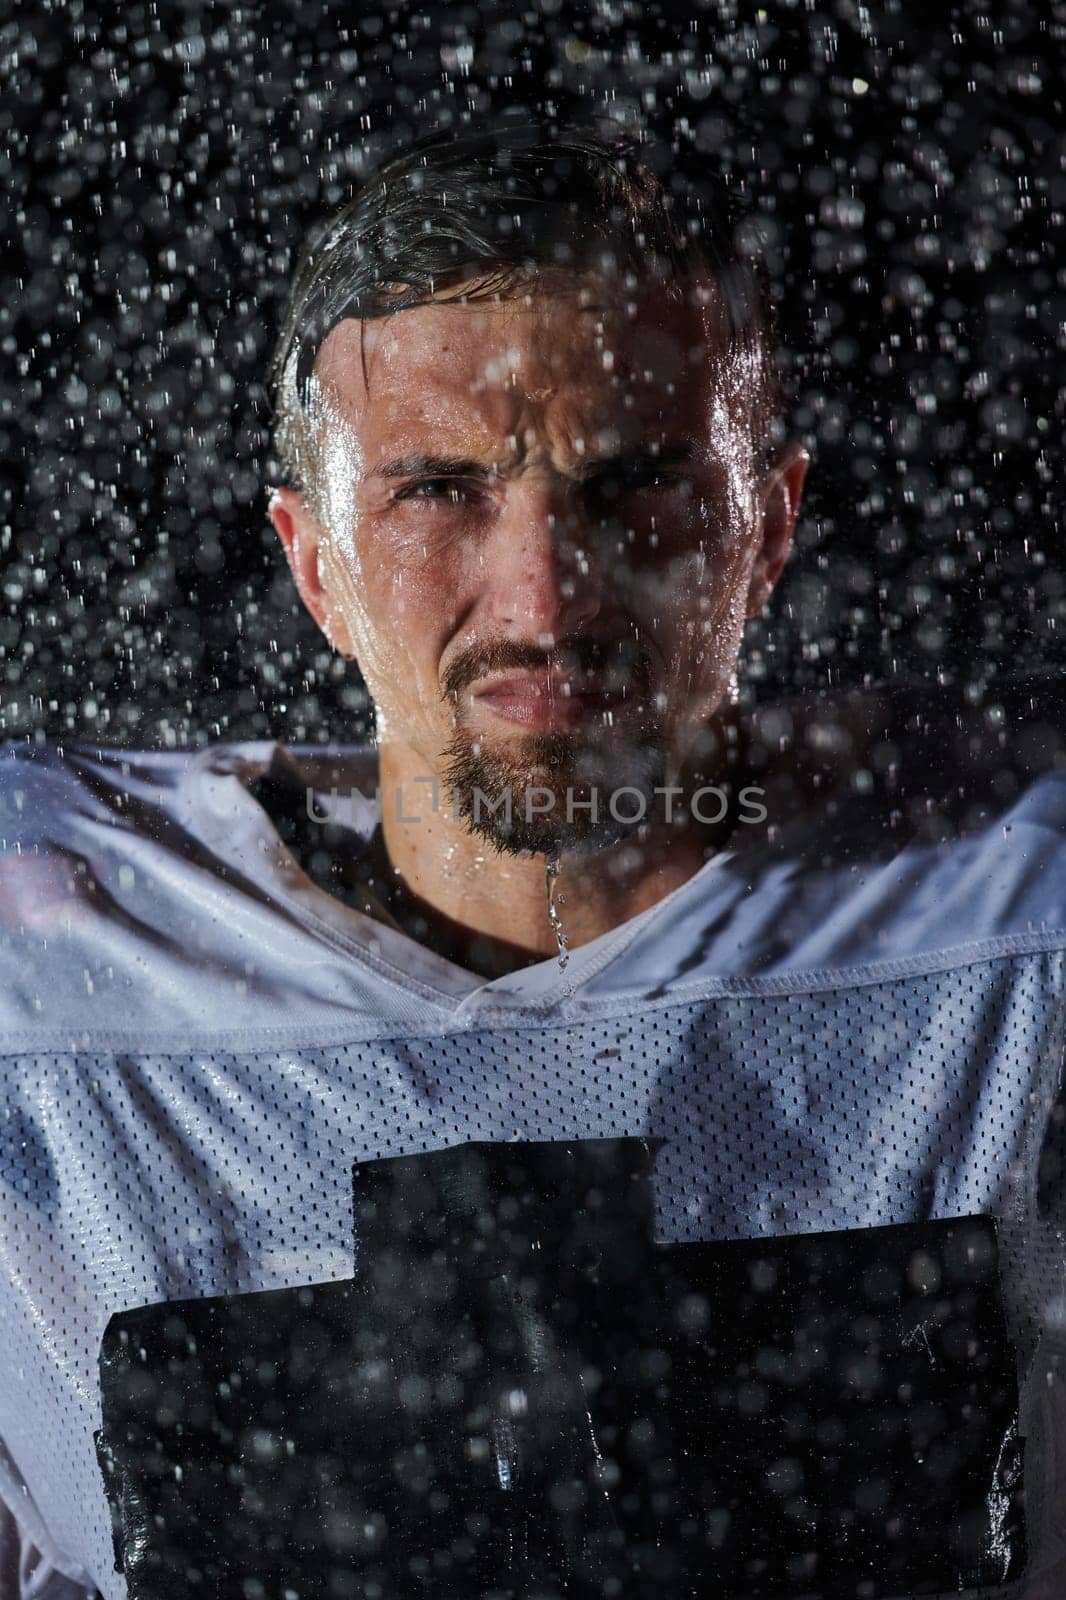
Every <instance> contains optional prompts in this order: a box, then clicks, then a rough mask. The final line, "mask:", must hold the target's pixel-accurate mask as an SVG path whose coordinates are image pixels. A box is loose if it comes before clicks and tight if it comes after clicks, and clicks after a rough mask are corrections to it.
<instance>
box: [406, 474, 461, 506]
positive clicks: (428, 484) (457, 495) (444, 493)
mask: <svg viewBox="0 0 1066 1600" xmlns="http://www.w3.org/2000/svg"><path fill="white" fill-rule="evenodd" d="M467 492H468V490H467V486H466V485H464V484H462V483H459V482H457V481H456V479H454V478H421V479H419V481H418V482H417V483H409V484H407V486H406V487H405V488H403V489H398V490H397V491H396V493H395V494H394V495H393V497H392V498H393V499H394V500H429V501H431V502H441V503H445V502H447V503H448V504H450V505H456V506H457V505H459V504H460V502H461V500H462V499H463V497H464V496H465V495H466V494H467Z"/></svg>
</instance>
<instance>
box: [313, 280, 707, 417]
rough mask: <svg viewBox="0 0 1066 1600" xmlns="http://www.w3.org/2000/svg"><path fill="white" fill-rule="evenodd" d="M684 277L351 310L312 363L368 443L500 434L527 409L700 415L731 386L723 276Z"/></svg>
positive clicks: (589, 413) (337, 405) (571, 414)
mask: <svg viewBox="0 0 1066 1600" xmlns="http://www.w3.org/2000/svg"><path fill="white" fill-rule="evenodd" d="M682 287H683V295H682V296H679V298H678V299H677V300H674V299H669V300H668V299H667V298H666V297H665V295H664V294H662V293H661V292H660V293H659V294H658V295H655V294H653V293H651V292H649V291H647V290H643V291H632V292H629V293H626V292H624V291H622V290H615V289H610V288H606V287H604V286H603V285H602V284H599V283H597V282H596V281H595V280H587V279H584V280H574V281H573V282H571V283H566V284H563V285H560V286H556V287H553V288H551V289H548V290H545V289H537V288H534V289H531V290H530V291H528V292H524V293H517V294H512V295H510V296H508V297H507V298H503V299H497V300H471V301H468V302H465V303H463V302H459V301H451V302H449V303H443V302H442V301H440V300H430V301H427V302H426V303H424V304H421V305H418V306H415V307H411V308H409V309H407V310H404V311H401V312H396V313H394V314H392V315H389V316H385V317H380V318H372V319H369V320H368V321H366V322H360V321H357V320H355V319H348V320H346V321H343V322H341V323H339V324H338V325H337V327H336V328H334V329H333V331H332V332H331V333H330V335H329V337H328V339H327V340H326V341H325V343H324V344H323V346H322V349H321V350H320V352H319V355H318V359H317V361H316V365H315V375H316V378H317V379H318V381H319V382H320V383H321V385H322V386H323V388H324V389H325V390H326V392H327V393H328V394H329V396H330V400H331V402H332V404H333V405H334V407H335V408H336V409H337V410H338V411H339V412H340V413H341V415H342V416H343V417H344V418H345V420H346V421H348V422H349V423H350V424H352V425H353V426H355V427H356V429H357V430H358V432H359V434H360V435H361V437H362V438H363V439H364V442H366V443H369V442H370V440H371V438H372V437H373V436H374V435H376V434H381V435H386V434H387V435H388V437H389V438H390V440H394V439H395V436H396V434H397V431H398V430H399V431H400V432H406V431H408V430H414V431H418V430H419V429H421V430H423V431H424V429H425V428H426V427H427V426H433V427H435V428H438V429H444V430H446V431H449V432H452V431H456V430H466V431H470V430H473V431H475V432H478V431H481V432H484V433H485V434H486V435H494V436H497V437H498V436H499V435H500V434H502V433H507V432H510V431H512V430H513V428H514V426H515V423H516V418H518V417H519V416H520V415H521V414H523V413H545V414H546V413H550V412H554V413H557V414H559V415H562V414H564V413H565V414H567V415H568V416H569V417H570V418H571V420H572V421H573V422H574V423H575V424H577V423H580V422H584V423H586V424H588V425H592V424H593V423H595V422H599V423H600V424H601V425H602V424H603V422H604V421H605V420H607V419H610V421H611V422H612V423H613V424H615V425H617V423H618V421H619V419H620V418H623V417H624V418H627V419H629V422H630V425H631V426H632V425H633V424H634V423H635V424H637V425H642V424H647V423H648V422H649V421H653V420H655V419H656V418H661V417H663V416H664V415H665V414H669V415H670V416H671V418H672V419H673V420H674V421H678V420H681V419H682V418H683V419H684V421H686V422H687V423H690V424H693V425H697V426H698V425H699V420H700V417H701V415H702V414H705V413H707V412H708V407H709V406H710V404H711V403H712V401H713V398H714V396H715V395H716V394H719V393H720V392H721V390H722V387H723V381H724V373H725V362H724V359H723V358H724V354H725V349H726V343H727V336H726V322H725V317H724V312H723V310H722V304H721V299H720V296H719V295H718V293H717V290H716V289H715V286H714V284H713V282H710V281H709V280H697V279H693V280H691V281H689V282H686V283H685V284H684V285H683V286H682ZM453 292H454V291H453Z"/></svg>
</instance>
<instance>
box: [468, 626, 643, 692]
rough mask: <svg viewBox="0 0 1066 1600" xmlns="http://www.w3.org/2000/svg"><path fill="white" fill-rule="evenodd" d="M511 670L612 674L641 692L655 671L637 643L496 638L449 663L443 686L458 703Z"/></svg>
mask: <svg viewBox="0 0 1066 1600" xmlns="http://www.w3.org/2000/svg"><path fill="white" fill-rule="evenodd" d="M511 670H513V671H516V672H548V671H553V672H557V673H560V674H566V673H573V674H575V675H577V674H580V675H581V676H582V677H587V678H593V679H595V678H597V677H606V676H607V675H608V674H609V675H611V676H612V677H614V678H616V679H619V680H621V681H622V682H623V683H625V684H627V685H631V686H632V687H633V688H634V689H635V690H637V691H638V693H639V692H644V693H648V692H649V691H650V689H651V686H652V682H653V678H654V671H655V668H654V663H653V661H652V658H651V655H650V653H649V652H648V651H647V650H646V649H645V648H644V646H643V645H641V644H639V643H638V641H637V640H635V639H619V638H614V639H603V638H593V637H588V638H573V639H564V640H562V641H561V642H560V643H559V644H558V645H554V646H553V647H552V648H551V649H550V650H541V649H539V648H538V647H537V646H536V645H533V644H525V643H523V642H522V641H521V640H519V639H494V640H486V642H485V643H484V644H473V645H468V646H467V648H466V649H465V650H462V651H460V652H459V654H458V655H457V656H456V657H455V658H454V660H452V661H450V662H449V663H448V666H447V668H446V669H445V672H444V675H443V677H442V679H441V687H442V689H443V692H444V695H445V697H446V698H449V699H453V700H454V699H455V698H456V697H457V696H458V695H460V694H461V693H462V691H463V690H464V689H466V688H467V687H468V686H469V685H470V684H472V683H475V682H476V681H477V679H478V678H482V677H484V676H485V675H486V674H487V673H489V672H506V671H511Z"/></svg>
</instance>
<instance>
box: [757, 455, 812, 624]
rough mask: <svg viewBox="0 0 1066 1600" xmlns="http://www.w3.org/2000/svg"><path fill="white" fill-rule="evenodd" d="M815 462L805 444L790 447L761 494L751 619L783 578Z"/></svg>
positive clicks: (770, 475)
mask: <svg viewBox="0 0 1066 1600" xmlns="http://www.w3.org/2000/svg"><path fill="white" fill-rule="evenodd" d="M810 464H811V458H810V456H809V454H808V453H807V451H806V450H805V449H804V448H803V446H802V445H801V444H796V443H793V444H789V445H786V447H785V449H784V450H783V451H782V452H781V454H780V456H779V457H778V459H777V463H776V465H775V466H774V467H772V468H771V469H770V471H769V472H768V473H767V475H766V478H765V480H764V482H763V484H762V487H761V488H760V490H759V507H760V513H761V522H762V542H761V544H760V547H759V550H758V552H757V554H756V556H755V563H754V565H753V567H752V569H751V582H750V583H749V585H748V609H747V616H748V619H749V620H750V618H752V617H757V616H758V614H759V612H760V611H761V610H762V608H763V606H764V605H765V604H766V602H767V600H769V598H770V595H771V594H772V593H773V590H774V585H775V584H776V583H777V580H778V578H779V577H780V576H781V573H782V570H783V568H784V565H785V562H786V561H787V560H788V553H789V551H790V550H791V548H792V535H793V532H794V531H795V527H796V518H797V516H798V515H799V507H800V498H801V496H802V494H803V481H804V479H805V478H806V476H807V468H808V467H809V466H810Z"/></svg>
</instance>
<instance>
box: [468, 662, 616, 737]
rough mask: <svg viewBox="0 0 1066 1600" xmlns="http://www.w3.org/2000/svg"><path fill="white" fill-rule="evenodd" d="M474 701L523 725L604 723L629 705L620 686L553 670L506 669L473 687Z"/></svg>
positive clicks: (508, 720) (565, 725)
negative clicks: (544, 671) (497, 675)
mask: <svg viewBox="0 0 1066 1600" xmlns="http://www.w3.org/2000/svg"><path fill="white" fill-rule="evenodd" d="M471 697H472V699H473V700H474V702H475V704H477V705H479V706H483V707H485V709H486V710H488V711H489V712H491V714H492V715H493V716H495V717H499V718H501V719H502V720H503V721H505V722H515V723H519V724H521V725H522V726H523V727H527V728H538V729H546V728H562V729H566V728H580V727H582V726H586V725H588V724H589V723H596V722H599V723H604V722H606V723H608V725H609V724H610V723H611V722H612V721H613V719H614V716H615V715H616V714H618V713H620V712H622V711H624V710H625V709H626V708H628V707H629V706H631V705H632V704H633V700H632V697H631V696H630V695H627V693H626V691H625V689H624V688H622V687H621V686H620V685H607V684H603V683H596V682H590V681H589V680H588V679H587V678H586V679H582V678H576V677H567V676H565V675H564V674H561V673H560V674H556V673H533V672H509V673H506V674H504V675H501V676H499V677H496V678H493V679H491V680H490V681H489V682H487V683H483V684H482V685H480V686H476V685H475V687H474V688H473V689H472V691H471Z"/></svg>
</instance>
